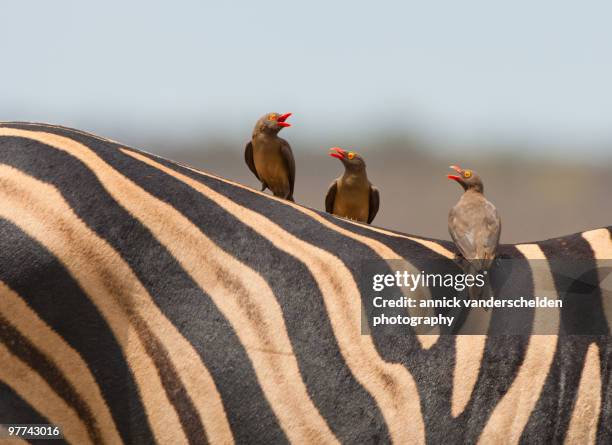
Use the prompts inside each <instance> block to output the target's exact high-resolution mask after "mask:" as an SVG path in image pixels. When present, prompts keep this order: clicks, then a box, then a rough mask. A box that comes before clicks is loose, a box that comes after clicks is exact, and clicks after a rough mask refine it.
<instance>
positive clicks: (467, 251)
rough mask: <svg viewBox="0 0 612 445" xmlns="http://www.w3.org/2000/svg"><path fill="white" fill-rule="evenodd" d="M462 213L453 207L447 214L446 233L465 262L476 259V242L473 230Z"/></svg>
mask: <svg viewBox="0 0 612 445" xmlns="http://www.w3.org/2000/svg"><path fill="white" fill-rule="evenodd" d="M462 213H463V212H461V210H458V209H457V208H455V207H453V208H452V209H451V211H450V213H449V214H448V231H449V233H450V236H451V238H452V239H453V241H454V242H455V245H456V246H457V249H459V252H460V253H461V255H462V256H463V257H464V258H465V259H466V260H471V259H474V258H476V242H475V241H476V240H475V234H474V228H473V227H470V224H469V222H468V220H467V219H466V218H464V217H463V216H464V215H463V214H462Z"/></svg>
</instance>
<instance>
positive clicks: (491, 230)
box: [482, 201, 501, 260]
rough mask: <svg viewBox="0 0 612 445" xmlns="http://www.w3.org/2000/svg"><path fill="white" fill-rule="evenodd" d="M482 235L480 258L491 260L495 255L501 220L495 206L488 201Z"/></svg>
mask: <svg viewBox="0 0 612 445" xmlns="http://www.w3.org/2000/svg"><path fill="white" fill-rule="evenodd" d="M483 235H484V236H483V238H484V239H483V254H482V257H483V259H486V260H493V259H494V258H495V255H496V254H497V246H498V244H499V237H500V235H501V219H500V217H499V215H498V214H497V209H496V208H495V206H494V205H493V204H491V203H490V202H488V201H487V203H486V205H485V232H484V234H483Z"/></svg>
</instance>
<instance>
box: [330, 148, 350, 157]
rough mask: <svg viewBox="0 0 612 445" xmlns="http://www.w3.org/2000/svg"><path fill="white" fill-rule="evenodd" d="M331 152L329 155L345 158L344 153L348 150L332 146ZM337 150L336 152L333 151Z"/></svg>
mask: <svg viewBox="0 0 612 445" xmlns="http://www.w3.org/2000/svg"><path fill="white" fill-rule="evenodd" d="M330 150H331V151H330V153H329V155H330V156H331V157H332V158H336V159H344V154H345V153H346V151H344V150H342V149H341V148H340V147H332V148H330ZM333 152H335V153H333Z"/></svg>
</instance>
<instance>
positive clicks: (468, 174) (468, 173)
mask: <svg viewBox="0 0 612 445" xmlns="http://www.w3.org/2000/svg"><path fill="white" fill-rule="evenodd" d="M463 177H464V178H471V177H472V172H471V171H469V170H466V171H464V172H463Z"/></svg>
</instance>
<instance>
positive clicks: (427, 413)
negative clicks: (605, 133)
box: [0, 123, 612, 444]
mask: <svg viewBox="0 0 612 445" xmlns="http://www.w3.org/2000/svg"><path fill="white" fill-rule="evenodd" d="M500 252H501V253H502V254H503V255H505V256H507V257H510V258H528V259H542V260H550V259H557V258H563V257H571V258H580V259H581V260H584V261H592V262H593V265H594V266H596V265H597V261H600V260H604V259H612V239H611V228H604V229H599V230H595V231H590V232H584V233H581V234H577V235H572V236H568V237H564V238H560V239H553V240H548V241H543V242H539V243H533V244H524V245H515V246H513V245H505V246H501V247H500ZM451 256H452V252H451V245H450V244H449V243H447V242H444V241H437V240H428V239H421V238H417V237H412V236H407V235H403V234H400V233H396V232H391V231H386V230H383V229H378V228H374V227H367V226H363V225H360V224H354V223H351V222H348V221H345V220H341V219H337V218H335V217H333V216H330V215H328V214H324V213H319V212H317V211H314V210H310V209H307V208H304V207H301V206H299V205H296V204H294V203H289V202H286V201H282V200H278V199H275V198H273V197H270V196H268V195H264V194H262V193H259V192H257V191H254V190H252V189H250V188H248V187H245V186H241V185H239V184H235V183H232V182H230V181H226V180H224V179H221V178H217V177H215V176H212V175H209V174H205V173H202V172H199V171H197V170H194V169H192V168H189V167H186V166H180V165H177V164H175V163H172V162H170V161H166V160H164V159H160V158H157V157H155V156H152V155H149V154H146V153H143V152H140V151H138V150H134V149H131V148H127V147H125V146H123V145H121V144H118V143H116V142H112V141H109V140H106V139H102V138H99V137H96V136H93V135H89V134H86V133H83V132H80V131H76V130H71V129H67V128H62V127H56V126H51V125H43V124H29V123H6V124H1V125H0V358H1V360H2V363H3V366H1V367H0V423H58V424H62V426H64V432H65V435H66V440H67V441H68V442H71V443H78V444H81V443H117V442H125V443H152V442H158V443H194V444H195V443H207V442H208V443H233V442H237V443H266V444H270V443H284V442H296V443H338V442H341V443H386V442H395V443H476V442H479V443H485V444H487V443H518V442H522V443H561V442H566V443H602V444H603V443H610V442H612V427H611V425H612V383H611V381H610V375H611V374H610V368H611V365H612V342H611V341H610V337H609V335H608V336H557V335H534V336H531V337H525V336H507V337H501V336H490V337H487V336H476V335H470V336H461V335H460V336H444V335H442V336H441V335H429V336H404V337H396V338H394V341H393V342H390V341H389V339H388V338H387V337H382V336H380V335H377V334H376V333H375V334H374V335H372V336H365V335H361V331H360V329H361V324H360V317H361V298H362V296H364V295H365V294H366V293H365V289H361V288H360V280H359V277H358V273H359V263H360V261H362V260H365V259H405V260H406V261H407V262H409V263H410V264H411V265H412V266H413V267H415V268H419V267H420V266H421V265H422V264H423V263H424V262H426V261H428V260H431V259H443V258H448V257H451ZM525 277H526V279H525V282H523V283H518V286H519V287H520V286H522V287H523V288H524V289H525V291H526V292H533V291H534V290H537V289H540V288H542V289H544V288H548V289H550V288H552V289H554V288H556V287H558V286H559V284H558V283H555V282H554V280H555V278H554V277H553V276H552V274H551V273H550V271H549V270H548V271H547V270H541V269H538V270H535V269H534V270H533V271H531V272H530V271H527V273H526V274H525ZM591 313H592V314H593V317H594V318H593V323H599V324H600V325H601V326H604V328H605V329H607V332H608V334H609V332H610V331H609V326H610V322H611V319H612V302H611V301H610V295H609V294H605V293H601V295H600V299H599V302H598V304H596V305H595V306H593V308H591ZM534 316H535V317H537V313H536V314H534Z"/></svg>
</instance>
